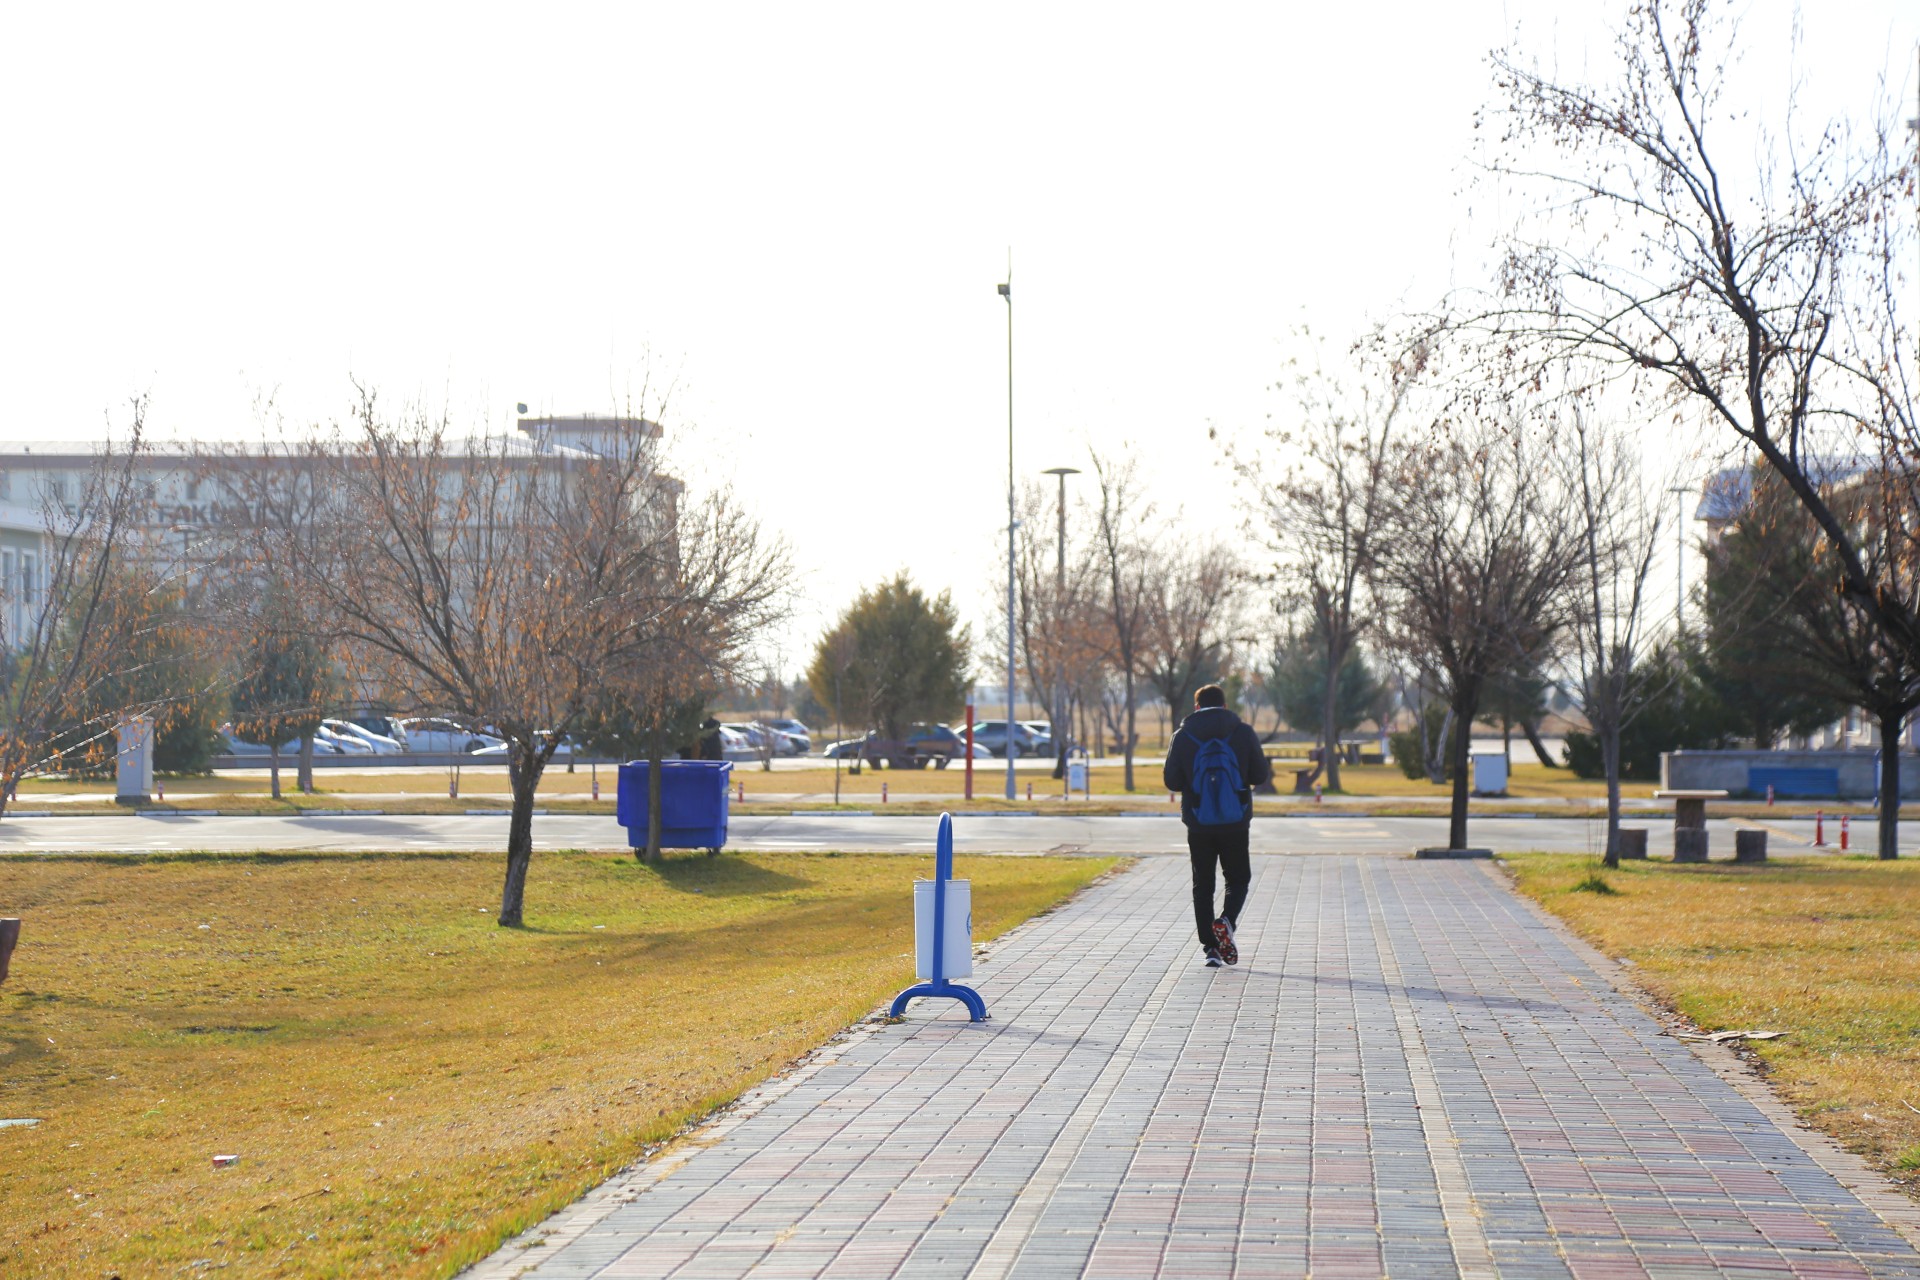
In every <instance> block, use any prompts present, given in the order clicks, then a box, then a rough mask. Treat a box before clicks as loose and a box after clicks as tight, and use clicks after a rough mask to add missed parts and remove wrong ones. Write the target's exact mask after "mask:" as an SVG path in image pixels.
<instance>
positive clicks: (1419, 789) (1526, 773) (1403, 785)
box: [1340, 747, 1655, 802]
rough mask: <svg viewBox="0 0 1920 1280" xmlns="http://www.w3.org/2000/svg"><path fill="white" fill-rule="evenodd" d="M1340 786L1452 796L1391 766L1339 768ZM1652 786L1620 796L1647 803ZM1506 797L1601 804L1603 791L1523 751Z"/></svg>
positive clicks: (1634, 785)
mask: <svg viewBox="0 0 1920 1280" xmlns="http://www.w3.org/2000/svg"><path fill="white" fill-rule="evenodd" d="M1340 785H1341V788H1342V789H1343V790H1344V791H1345V792H1346V793H1347V794H1348V795H1366V796H1395V797H1410V796H1420V797H1428V798H1434V799H1445V798H1446V797H1448V796H1450V795H1452V793H1453V784H1452V783H1447V784H1446V785H1444V786H1435V785H1434V784H1433V783H1431V782H1427V781H1424V780H1421V779H1415V778H1409V777H1407V775H1406V774H1404V773H1402V772H1400V766H1399V765H1395V764H1362V765H1352V764H1348V765H1341V766H1340ZM1654 787H1655V784H1654V783H1651V782H1623V783H1621V784H1620V794H1621V795H1622V796H1623V797H1626V798H1628V799H1639V800H1645V799H1650V798H1651V797H1652V795H1653V792H1654ZM1507 794H1508V795H1510V796H1517V797H1520V798H1522V799H1526V800H1547V799H1590V800H1594V801H1596V802H1604V801H1605V800H1606V798H1607V787H1606V784H1605V783H1604V782H1600V781H1598V780H1596V779H1591V778H1582V777H1580V776H1578V775H1577V774H1575V773H1574V771H1573V770H1571V769H1549V768H1547V766H1545V765H1543V764H1541V763H1540V762H1539V761H1538V760H1535V759H1534V758H1533V749H1532V748H1531V747H1523V748H1522V749H1520V750H1519V751H1516V752H1515V753H1514V755H1513V766H1512V768H1511V770H1510V771H1509V772H1508V775H1507Z"/></svg>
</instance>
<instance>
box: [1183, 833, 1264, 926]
mask: <svg viewBox="0 0 1920 1280" xmlns="http://www.w3.org/2000/svg"><path fill="white" fill-rule="evenodd" d="M1187 856H1188V857H1189V858H1191V859H1192V861H1193V922H1194V924H1196V925H1198V926H1199V929H1200V945H1201V946H1203V947H1211V946H1213V945H1214V941H1213V920H1214V915H1213V864H1214V863H1216V862H1218V863H1219V864H1220V870H1221V872H1222V873H1223V874H1224V875H1225V877H1226V881H1227V905H1226V908H1225V909H1224V910H1223V911H1221V913H1220V914H1221V915H1223V916H1225V917H1226V918H1227V923H1229V924H1231V925H1233V926H1235V927H1236V928H1238V927H1239V924H1240V908H1242V907H1244V906H1246V905H1247V886H1248V885H1249V884H1251V883H1252V881H1253V866H1252V864H1251V862H1249V860H1248V857H1247V828H1246V827H1245V826H1235V827H1188V828H1187Z"/></svg>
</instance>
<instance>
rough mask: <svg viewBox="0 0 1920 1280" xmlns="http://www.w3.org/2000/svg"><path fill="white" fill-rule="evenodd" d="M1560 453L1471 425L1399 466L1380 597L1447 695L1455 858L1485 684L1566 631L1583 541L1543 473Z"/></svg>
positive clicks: (1407, 453)
mask: <svg viewBox="0 0 1920 1280" xmlns="http://www.w3.org/2000/svg"><path fill="white" fill-rule="evenodd" d="M1503 428H1505V429H1503ZM1550 443H1551V441H1550V439H1549V438H1547V437H1545V436H1544V435H1543V434H1542V433H1529V432H1527V431H1524V430H1522V429H1520V428H1519V426H1518V424H1517V423H1514V424H1506V423H1499V422H1489V421H1487V420H1485V419H1479V418H1471V417H1469V418H1466V419H1463V420H1461V421H1459V422H1456V423H1454V424H1453V426H1452V429H1451V430H1450V431H1449V432H1448V433H1447V434H1445V435H1443V436H1441V437H1439V438H1437V439H1435V440H1434V441H1432V442H1430V443H1421V444H1415V445H1404V446H1400V447H1397V448H1395V449H1394V450H1393V451H1392V454H1391V466H1390V473H1389V474H1390V489H1391V493H1392V500H1391V502H1390V503H1389V504H1388V507H1387V512H1386V518H1385V520H1384V521H1383V523H1382V527H1381V530H1380V536H1379V537H1378V538H1377V539H1376V541H1375V554H1374V556H1373V558H1372V565H1373V569H1372V574H1373V586H1374V590H1376V591H1377V592H1379V593H1380V596H1381V600H1382V604H1383V606H1384V609H1385V612H1386V614H1387V616H1388V619H1389V625H1390V638H1391V639H1392V640H1393V641H1394V642H1395V643H1396V645H1397V647H1398V648H1399V649H1400V651H1401V652H1402V653H1403V654H1405V655H1406V656H1407V657H1408V658H1409V659H1410V660H1411V661H1413V662H1414V663H1416V664H1417V665H1419V666H1421V667H1423V668H1425V669H1427V670H1430V671H1433V672H1434V673H1436V674H1437V675H1438V676H1439V677H1440V678H1441V682H1442V684H1443V685H1444V687H1445V692H1446V694H1447V699H1448V704H1449V708H1450V710H1451V713H1452V720H1453V723H1454V725H1455V729H1456V731H1455V733H1454V736H1453V742H1452V751H1453V762H1452V763H1453V805H1452V813H1451V823H1450V825H1449V828H1448V840H1449V842H1450V845H1449V847H1451V848H1455V849H1460V848H1465V847H1466V840H1467V798H1468V793H1469V789H1470V784H1469V779H1468V769H1467V764H1468V745H1469V741H1470V739H1471V736H1472V733H1471V729H1472V725H1473V721H1474V718H1475V717H1476V716H1477V715H1478V714H1479V710H1480V699H1481V695H1482V693H1483V692H1484V690H1485V688H1486V685H1487V681H1488V680H1489V678H1491V677H1492V676H1493V675H1495V674H1496V673H1498V672H1499V671H1501V670H1504V669H1506V668H1507V667H1509V666H1511V665H1513V664H1514V663H1515V662H1516V660H1517V659H1518V658H1519V657H1521V656H1524V655H1526V654H1528V653H1531V652H1535V651H1538V650H1541V649H1544V648H1545V647H1546V645H1547V644H1549V643H1550V642H1551V640H1552V639H1553V638H1554V636H1555V635H1556V633H1557V632H1558V631H1559V630H1560V628H1561V627H1562V626H1563V625H1564V624H1565V621H1566V609H1567V604H1568V601H1567V588H1568V585H1569V583H1570V581H1571V580H1572V577H1573V574H1574V572H1575V570H1576V568H1577V565H1578V559H1577V553H1578V538H1577V535H1576V530H1575V528H1574V525H1573V523H1572V522H1571V521H1570V520H1568V519H1567V518H1566V515H1567V513H1566V510H1565V507H1564V506H1563V505H1562V499H1563V498H1564V494H1563V493H1562V492H1560V491H1558V490H1557V489H1556V486H1555V485H1554V484H1553V483H1552V477H1551V473H1550V471H1549V470H1548V469H1547V468H1545V467H1543V465H1542V464H1543V462H1544V461H1545V458H1544V456H1543V455H1544V454H1545V453H1546V449H1547V446H1548V445H1549V444H1550Z"/></svg>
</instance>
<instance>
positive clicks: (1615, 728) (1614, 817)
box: [1594, 716, 1620, 867]
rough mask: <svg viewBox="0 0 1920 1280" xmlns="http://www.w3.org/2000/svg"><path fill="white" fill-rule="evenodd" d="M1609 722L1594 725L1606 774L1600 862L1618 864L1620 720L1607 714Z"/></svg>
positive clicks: (1613, 865) (1608, 864) (1609, 864)
mask: <svg viewBox="0 0 1920 1280" xmlns="http://www.w3.org/2000/svg"><path fill="white" fill-rule="evenodd" d="M1607 719H1608V721H1609V723H1608V724H1606V725H1604V726H1602V725H1596V726H1594V727H1595V728H1596V729H1598V730H1599V732H1600V762H1601V766H1602V767H1603V768H1604V769H1605V770H1606V774H1607V852H1606V856H1605V857H1603V858H1602V859H1601V862H1602V863H1604V864H1605V865H1607V866H1609V867H1617V866H1619V865H1620V722H1619V717H1618V716H1608V717H1607Z"/></svg>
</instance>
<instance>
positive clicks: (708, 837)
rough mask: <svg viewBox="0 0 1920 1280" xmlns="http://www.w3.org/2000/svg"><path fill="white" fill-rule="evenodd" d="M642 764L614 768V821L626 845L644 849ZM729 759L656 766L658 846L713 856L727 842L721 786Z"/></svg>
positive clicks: (644, 770)
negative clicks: (623, 831)
mask: <svg viewBox="0 0 1920 1280" xmlns="http://www.w3.org/2000/svg"><path fill="white" fill-rule="evenodd" d="M647 768H648V762H647V761H645V760H630V761H628V762H627V763H626V764H623V765H621V766H620V771H619V782H618V784H617V787H616V789H615V791H614V808H613V811H614V817H615V818H616V819H618V821H619V823H620V825H621V826H623V827H625V828H626V829H627V843H628V844H629V845H631V846H632V847H634V848H635V849H644V848H646V847H647ZM732 773H733V762H732V761H731V760H666V761H662V762H661V765H660V847H661V848H662V849H705V850H707V851H708V852H709V853H718V852H719V851H720V850H721V849H723V848H725V847H726V843H727V801H728V799H729V797H728V794H727V787H728V785H729V782H730V781H731V775H732Z"/></svg>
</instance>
